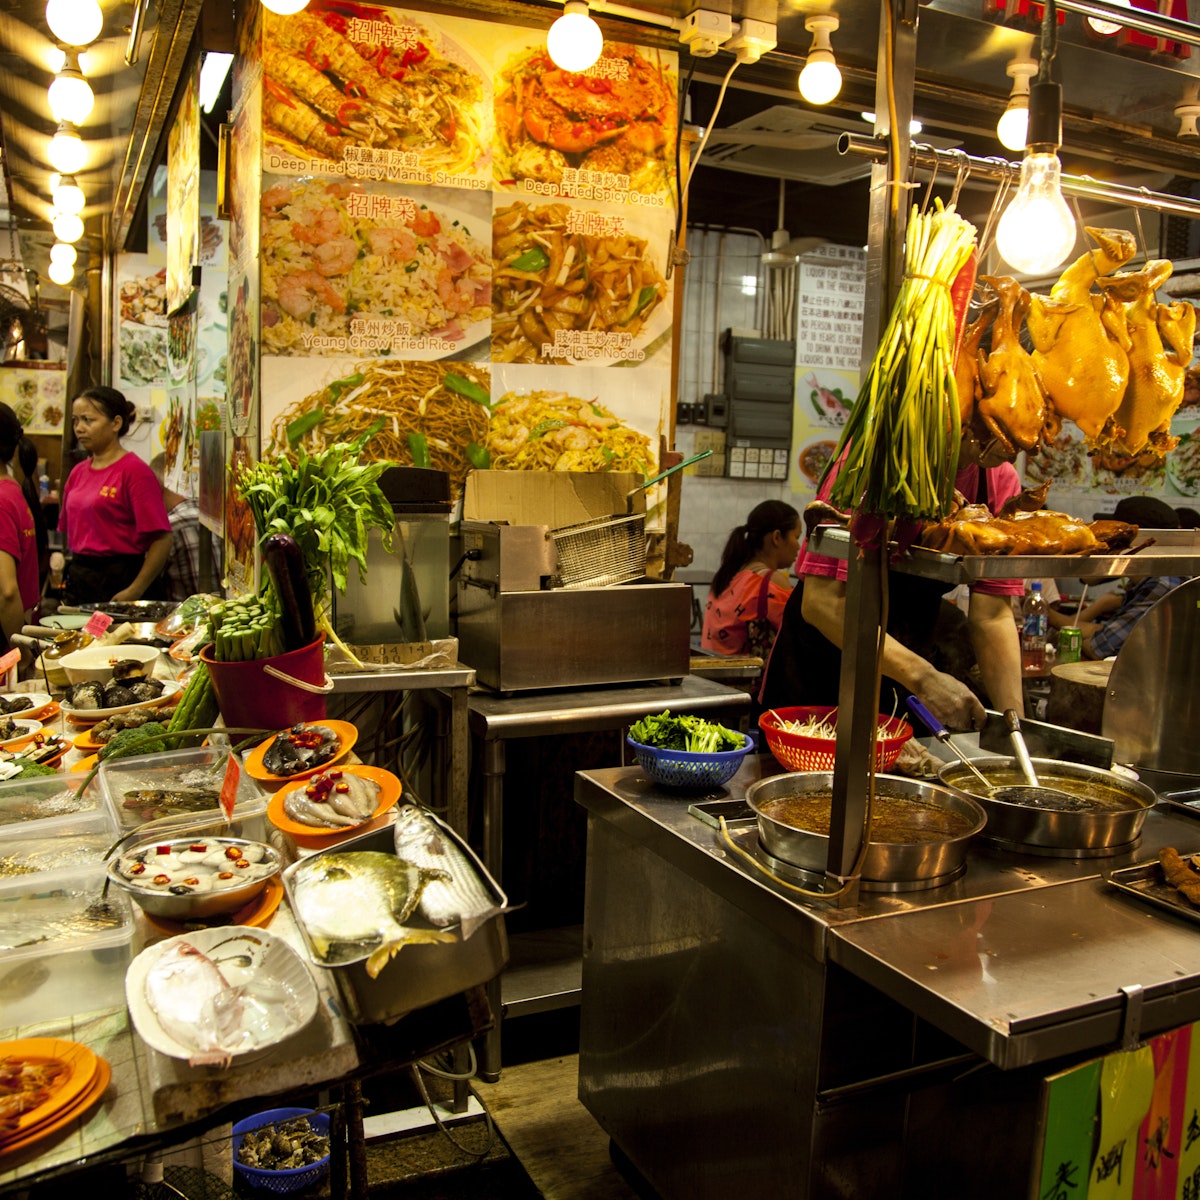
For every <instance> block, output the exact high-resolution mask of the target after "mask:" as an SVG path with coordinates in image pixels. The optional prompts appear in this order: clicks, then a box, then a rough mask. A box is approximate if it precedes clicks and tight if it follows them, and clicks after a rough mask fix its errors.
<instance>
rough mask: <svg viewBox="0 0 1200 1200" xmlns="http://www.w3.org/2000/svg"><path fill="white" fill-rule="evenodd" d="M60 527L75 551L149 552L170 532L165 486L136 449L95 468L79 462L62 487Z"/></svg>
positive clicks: (99, 554)
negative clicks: (164, 494) (149, 548)
mask: <svg viewBox="0 0 1200 1200" xmlns="http://www.w3.org/2000/svg"><path fill="white" fill-rule="evenodd" d="M58 528H59V530H60V532H62V533H63V534H64V535H65V536H66V539H67V548H68V549H69V550H70V551H71V553H72V554H87V555H92V556H97V557H100V556H103V555H106V554H145V553H146V548H147V547H148V546H149V545H150V543H151V542H152V541H154V539H155V538H156V537H157V536H158V535H159V534H161V533H170V531H171V522H170V520H168V518H167V506H166V505H165V504H164V503H163V498H162V486H161V485H160V484H159V482H158V480H157V479H156V478H155V476H154V472H153V471H151V470H150V468H149V466H148V465H147V464H146V463H144V462H142V460H141V459H140V458H138V456H137V455H136V454H130V453H126V454H124V455H122V456H121V457H120V458H118V459H117V461H116V462H115V463H111V464H109V466H107V467H101V468H100V470H98V471H96V470H93V469H92V463H91V459H87V460H86V461H84V462H81V463H79V465H78V466H76V467H75V468H74V469H73V470H72V471H71V474H70V475H69V476H68V477H67V485H66V487H64V488H63V498H62V511H61V513H60V514H59V518H58Z"/></svg>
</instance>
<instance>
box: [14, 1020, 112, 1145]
mask: <svg viewBox="0 0 1200 1200" xmlns="http://www.w3.org/2000/svg"><path fill="white" fill-rule="evenodd" d="M0 1058H21V1059H26V1060H33V1061H42V1062H45V1061H46V1060H48V1059H57V1060H58V1061H59V1062H62V1063H64V1064H65V1065H66V1067H67V1077H66V1078H65V1079H64V1080H63V1081H62V1082H61V1083H59V1085H58V1086H57V1087H55V1088H54V1090H53V1091H52V1092H51V1093H50V1095H49V1096H48V1097H47V1098H46V1100H44V1101H43V1102H42V1103H41V1104H39V1105H38V1106H37V1108H31V1109H30V1110H29V1111H28V1112H27V1113H22V1114H21V1116H20V1118H18V1121H17V1128H16V1129H15V1130H14V1132H13V1134H12V1135H11V1136H13V1137H18V1138H19V1137H20V1136H21V1135H22V1134H23V1133H24V1132H25V1131H26V1130H28V1129H32V1128H33V1127H34V1126H36V1125H40V1124H41V1123H42V1122H43V1121H45V1120H46V1118H47V1117H52V1116H54V1115H55V1114H56V1113H58V1112H60V1111H61V1110H62V1109H63V1108H65V1107H66V1106H67V1105H69V1104H70V1103H71V1101H73V1100H75V1099H76V1098H77V1097H78V1096H79V1095H80V1094H81V1093H82V1092H83V1091H84V1089H85V1088H86V1087H87V1086H88V1084H89V1083H91V1081H92V1077H93V1076H94V1075H95V1073H96V1055H95V1053H94V1051H92V1050H91V1049H90V1048H89V1047H87V1046H84V1045H83V1044H81V1043H80V1042H68V1041H66V1040H65V1039H64V1038H20V1039H19V1040H17V1041H14V1042H0Z"/></svg>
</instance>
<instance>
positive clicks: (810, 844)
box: [746, 771, 986, 883]
mask: <svg viewBox="0 0 1200 1200" xmlns="http://www.w3.org/2000/svg"><path fill="white" fill-rule="evenodd" d="M875 783H876V786H877V787H886V788H887V790H888V792H889V793H891V794H892V795H898V796H900V797H902V798H905V799H908V798H910V797H911V799H912V800H913V801H918V802H920V803H922V804H927V805H932V806H933V807H935V808H940V809H944V810H945V811H947V812H950V813H954V814H955V815H957V816H960V817H965V818H966V820H967V821H969V822H970V828H969V829H968V830H967V831H966V832H964V833H962V834H960V835H958V836H955V837H946V838H942V839H940V840H938V841H932V842H870V843H869V844H868V846H867V853H866V857H865V859H864V860H863V867H862V878H863V882H864V883H911V882H916V881H918V880H925V879H937V878H940V877H942V876H948V875H952V874H954V873H955V872H956V871H958V870H959V869H960V868H961V867H962V866H963V864H964V862H965V860H966V856H967V848H968V847H969V846H970V844H971V839H972V838H973V837H974V836H975V835H976V834H977V833H978V832H979V831H980V830H981V829H982V828H983V826H984V822H985V821H986V817H985V815H984V811H983V809H982V807H980V805H979V804H978V803H977V801H976V800H975V799H974V798H973V797H971V796H967V795H965V794H963V793H962V792H959V791H955V790H953V789H951V788H945V787H939V786H938V785H937V784H935V783H925V782H923V781H922V780H919V779H906V778H904V777H903V776H900V775H876V776H875ZM832 786H833V772H831V771H794V772H791V773H789V774H786V775H772V776H770V777H769V778H767V779H760V780H759V781H758V782H757V783H752V784H751V785H750V786H749V787H748V788H747V789H746V803H747V804H749V805H750V807H751V808H752V809H754V811H755V813H756V814H757V816H758V836H759V838H760V839H761V841H762V844H763V847H764V848H765V849H766V850H767V852H768V853H770V854H772V855H774V856H775V857H776V858H779V859H782V860H783V861H784V862H786V863H790V864H791V865H792V866H796V867H800V868H802V869H803V870H805V871H815V872H817V873H818V874H820V873H823V872H824V871H825V867H826V864H827V863H828V860H829V836H828V834H824V833H814V832H812V831H810V830H804V829H796V828H794V827H793V826H791V825H785V824H784V823H783V822H781V821H778V820H776V819H775V818H774V817H772V816H770V815H769V814H767V813H764V812H763V806H764V805H765V804H766V803H767V802H768V801H770V800H778V799H780V798H783V797H791V796H804V795H810V794H812V793H814V792H822V791H824V792H828V791H829V790H830V788H831V787H832Z"/></svg>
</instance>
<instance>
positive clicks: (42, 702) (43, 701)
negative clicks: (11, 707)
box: [3, 692, 52, 721]
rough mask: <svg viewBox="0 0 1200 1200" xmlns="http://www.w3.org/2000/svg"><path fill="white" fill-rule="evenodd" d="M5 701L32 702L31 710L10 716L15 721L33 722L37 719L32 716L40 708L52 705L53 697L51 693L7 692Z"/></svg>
mask: <svg viewBox="0 0 1200 1200" xmlns="http://www.w3.org/2000/svg"><path fill="white" fill-rule="evenodd" d="M3 699H5V700H22V699H23V700H32V701H33V703H32V704H31V705H30V706H29V708H22V709H20V710H18V711H17V712H15V713H10V714H9V715H10V716H11V717H12V718H13V719H14V720H17V719H20V720H22V721H31V720H34V719H35V718H34V717H33V716H32V715H31V714H33V713H35V712H37V711H38V709H39V708H45V707H46V705H48V704H49V703H50V701H51V699H52V697H51V696H50V693H49V692H5V693H4V696H3Z"/></svg>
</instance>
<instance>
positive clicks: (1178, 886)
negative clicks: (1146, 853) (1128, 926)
mask: <svg viewBox="0 0 1200 1200" xmlns="http://www.w3.org/2000/svg"><path fill="white" fill-rule="evenodd" d="M1198 858H1200V856H1198V855H1196V854H1188V853H1184V854H1181V853H1180V852H1179V851H1178V850H1177V849H1176V848H1175V847H1174V846H1164V847H1163V848H1162V849H1161V850H1160V851H1159V852H1158V861H1157V862H1144V863H1135V864H1134V865H1133V866H1129V867H1119V868H1118V869H1117V870H1115V871H1109V872H1107V873H1106V874H1105V876H1104V881H1105V882H1106V883H1107V884H1108V885H1109V886H1110V887H1114V888H1116V889H1117V891H1119V892H1124V894H1125V895H1127V896H1132V897H1133V898H1134V899H1135V900H1138V901H1140V902H1141V903H1142V904H1149V905H1150V906H1151V907H1153V908H1158V909H1163V910H1165V911H1166V912H1170V913H1174V914H1175V915H1176V916H1177V917H1183V919H1184V920H1186V921H1191V922H1192V923H1193V924H1195V925H1200V861H1197V860H1198Z"/></svg>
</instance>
